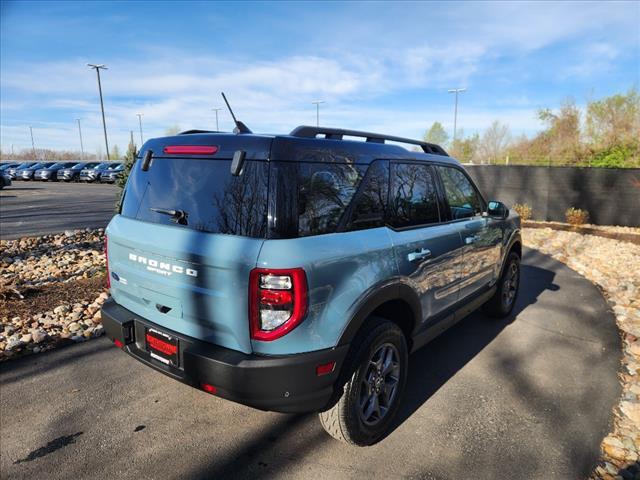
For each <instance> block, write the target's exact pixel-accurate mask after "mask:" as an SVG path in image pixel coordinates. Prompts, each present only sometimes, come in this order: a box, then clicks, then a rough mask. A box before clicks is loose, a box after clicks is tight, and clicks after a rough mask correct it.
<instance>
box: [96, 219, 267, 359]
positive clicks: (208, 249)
mask: <svg viewBox="0 0 640 480" xmlns="http://www.w3.org/2000/svg"><path fill="white" fill-rule="evenodd" d="M107 236H108V239H109V241H108V246H109V270H110V272H111V277H112V278H111V294H112V296H113V298H114V300H115V301H116V302H117V303H119V304H120V305H122V306H123V307H125V308H127V309H129V310H131V311H133V312H134V313H136V314H138V315H140V316H142V317H144V318H146V319H148V320H150V321H151V322H153V323H156V324H158V325H160V326H161V327H165V328H167V329H170V330H173V331H176V332H179V333H182V334H184V335H188V336H191V337H194V338H197V339H201V340H204V341H207V342H211V343H213V344H216V345H220V346H223V347H227V348H231V349H234V350H239V351H242V352H245V353H250V352H251V342H250V338H249V319H248V312H247V309H248V299H247V295H248V282H249V272H250V270H251V269H252V268H254V267H255V266H256V261H257V258H258V253H259V251H260V248H261V246H262V243H263V241H264V240H263V239H259V238H249V237H243V236H236V235H225V234H216V233H208V232H202V231H198V230H194V229H188V228H180V227H177V226H170V225H162V224H155V223H151V222H144V221H140V220H134V219H130V218H126V217H124V216H122V215H117V216H116V217H114V218H113V220H112V221H111V223H110V224H109V227H108V228H107Z"/></svg>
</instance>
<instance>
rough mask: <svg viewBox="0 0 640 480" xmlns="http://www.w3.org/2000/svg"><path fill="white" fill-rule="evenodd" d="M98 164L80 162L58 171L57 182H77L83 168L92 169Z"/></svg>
mask: <svg viewBox="0 0 640 480" xmlns="http://www.w3.org/2000/svg"><path fill="white" fill-rule="evenodd" d="M99 164H100V162H80V163H76V164H75V165H73V166H72V167H70V168H63V169H61V170H58V180H64V181H65V182H73V181H76V182H77V181H78V180H79V179H80V172H81V171H82V170H84V169H85V168H93V167H95V166H96V165H99Z"/></svg>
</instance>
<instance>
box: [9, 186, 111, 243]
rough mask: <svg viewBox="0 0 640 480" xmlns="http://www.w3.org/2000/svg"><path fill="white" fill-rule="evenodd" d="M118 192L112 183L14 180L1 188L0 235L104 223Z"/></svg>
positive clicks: (67, 228)
mask: <svg viewBox="0 0 640 480" xmlns="http://www.w3.org/2000/svg"><path fill="white" fill-rule="evenodd" d="M118 192H119V188H118V187H116V186H115V185H111V184H98V183H91V184H84V183H61V182H57V183H49V182H33V181H32V182H21V181H14V182H13V184H12V185H11V186H10V187H7V188H4V189H3V190H0V238H1V239H4V240H10V239H14V238H19V237H26V236H33V235H45V234H49V233H60V232H64V231H65V230H75V229H81V228H100V227H106V226H107V223H109V220H110V219H111V217H112V216H113V214H114V207H115V203H116V199H117V196H118Z"/></svg>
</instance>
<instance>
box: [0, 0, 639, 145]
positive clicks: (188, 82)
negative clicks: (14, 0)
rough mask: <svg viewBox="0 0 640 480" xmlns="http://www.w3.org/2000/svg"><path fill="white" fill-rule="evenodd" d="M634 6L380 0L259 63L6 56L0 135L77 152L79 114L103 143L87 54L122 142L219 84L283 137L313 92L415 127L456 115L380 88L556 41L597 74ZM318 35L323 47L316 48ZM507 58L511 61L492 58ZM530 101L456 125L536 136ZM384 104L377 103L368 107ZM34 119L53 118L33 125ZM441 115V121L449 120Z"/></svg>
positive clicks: (177, 114) (335, 117)
mask: <svg viewBox="0 0 640 480" xmlns="http://www.w3.org/2000/svg"><path fill="white" fill-rule="evenodd" d="M377 5H378V4H377ZM638 5H639V4H637V3H635V4H631V5H630V4H616V3H615V2H609V3H605V4H599V3H595V2H593V3H592V2H584V3H576V2H571V3H551V2H544V3H543V2H540V3H529V2H512V3H507V2H500V3H467V2H465V3H460V2H450V3H447V4H432V3H428V4H413V3H411V4H397V3H393V4H385V5H384V6H383V8H384V9H387V10H388V14H387V15H380V11H379V9H371V11H368V9H367V8H363V7H362V6H361V5H357V8H356V7H355V4H351V8H353V9H354V10H357V18H358V21H357V22H354V16H353V15H347V16H345V17H344V19H342V18H339V19H337V20H335V21H334V22H324V23H320V24H318V25H317V26H316V28H315V29H314V36H313V37H310V38H309V45H307V47H306V48H305V49H302V50H299V51H304V52H313V54H311V53H306V54H302V53H299V51H298V53H296V54H289V55H283V56H281V57H280V58H278V59H276V60H256V59H255V58H251V57H240V56H233V57H232V56H228V57H225V58H221V57H219V56H214V55H203V54H201V53H198V52H185V51H181V50H177V49H172V48H165V46H162V45H156V46H153V47H144V46H143V45H136V46H135V48H132V49H131V50H130V51H136V52H140V51H143V52H146V54H143V55H142V56H140V54H138V55H139V56H137V57H136V58H107V59H94V58H92V59H89V58H81V57H76V58H61V59H57V60H55V61H52V62H47V63H35V62H24V63H21V62H11V64H10V65H3V68H2V69H1V71H0V83H1V86H2V95H1V96H0V97H1V103H0V111H1V113H2V119H1V122H2V129H1V130H2V131H1V139H0V141H1V142H2V144H3V146H6V145H7V144H10V143H15V144H20V145H23V146H25V147H26V146H30V139H29V138H28V128H27V126H28V125H29V124H33V125H34V127H35V132H34V133H35V134H36V135H37V142H38V144H40V145H41V146H50V147H55V148H74V147H75V145H77V143H78V142H77V141H76V130H75V124H74V119H75V118H78V117H80V118H82V119H83V120H82V121H83V128H84V130H85V131H83V133H84V135H85V139H86V144H87V146H88V148H90V149H95V148H98V147H100V146H101V145H102V144H103V139H102V126H101V121H102V120H101V116H100V112H99V107H98V101H97V87H96V79H95V73H94V72H93V71H90V70H89V69H88V68H87V67H86V63H87V62H88V61H89V60H100V61H105V62H106V63H107V64H108V66H109V70H107V71H104V72H103V74H102V80H103V90H104V95H105V109H106V112H107V127H108V130H109V135H110V143H112V144H115V143H117V144H119V145H120V146H121V147H122V146H123V144H125V143H126V142H127V141H128V136H129V131H130V130H134V132H136V133H137V126H138V124H137V117H136V113H138V112H143V113H144V118H143V121H144V128H145V131H146V132H147V135H146V136H147V137H148V136H150V135H161V134H163V133H164V130H165V129H166V128H167V127H169V126H171V125H179V126H181V127H182V128H184V129H186V128H207V127H209V128H211V127H214V122H215V120H214V119H215V115H214V114H213V112H211V110H210V109H211V108H212V107H214V106H218V107H219V106H222V102H221V99H220V97H219V92H220V91H225V92H227V94H228V95H229V97H230V100H231V101H232V104H233V106H234V108H235V109H236V112H237V114H238V116H239V117H240V118H242V119H243V120H244V121H245V122H246V123H248V124H249V125H250V126H251V127H252V128H254V130H256V131H279V132H283V131H285V132H286V131H288V130H289V129H290V128H292V127H293V126H295V125H297V124H300V123H312V122H313V121H314V120H315V110H314V107H313V106H312V105H311V104H310V101H311V100H313V99H315V98H321V99H324V100H327V101H328V103H327V104H326V105H324V106H323V107H322V118H323V123H326V124H333V125H336V126H344V127H353V128H361V129H365V128H368V129H372V130H378V131H384V132H388V133H393V134H399V135H412V136H419V135H420V134H421V133H422V130H424V129H425V128H426V127H427V126H428V125H429V124H430V123H431V122H433V121H435V120H439V121H443V119H449V120H452V119H451V118H450V117H451V116H452V115H451V108H450V107H447V108H444V107H439V106H435V107H432V108H430V109H429V111H428V112H422V111H420V110H419V108H418V107H417V106H406V103H405V104H403V106H394V105H393V102H392V101H389V100H387V99H388V98H389V97H393V96H400V95H402V94H403V93H404V92H406V91H408V90H413V91H416V90H423V91H427V90H431V91H433V90H441V89H442V90H444V89H446V88H450V87H453V86H471V88H470V91H471V90H472V88H473V84H474V82H477V81H478V76H479V75H485V76H488V75H493V77H494V78H491V82H492V83H493V84H500V85H502V84H509V83H510V82H513V81H514V80H513V78H512V77H515V76H516V75H514V71H517V70H518V69H520V70H527V71H526V73H527V74H529V75H535V74H536V72H535V71H531V70H532V69H530V68H527V67H528V66H527V67H525V66H523V64H522V63H518V62H522V61H523V59H526V58H527V56H528V55H532V54H534V53H535V52H538V51H541V50H543V49H546V48H549V47H550V46H553V45H557V44H560V43H563V42H564V43H566V42H571V43H572V45H573V44H575V45H576V47H575V49H576V50H579V51H580V54H579V55H577V56H576V62H575V63H573V64H567V65H566V67H565V68H564V69H562V71H560V72H559V73H558V75H560V76H561V77H562V76H563V75H564V77H563V78H578V77H579V78H590V77H591V76H593V75H597V74H602V72H603V71H606V70H607V69H608V68H609V67H611V65H613V64H615V62H616V61H618V60H619V58H621V56H622V55H623V54H624V52H629V51H631V52H632V53H633V54H635V55H636V56H637V55H638V35H639V34H638V29H637V21H638V20H640V14H639V13H638V11H637V9H636V10H634V7H638ZM391 27H392V28H391ZM634 35H635V36H634ZM600 37H602V38H606V41H605V40H601V39H599V38H600ZM320 44H321V45H322V46H323V47H324V48H316V45H320ZM283 50H284V51H286V49H283ZM504 59H507V62H506V63H500V62H502V61H503V60H504ZM530 96H531V95H530V94H525V93H522V92H514V93H512V94H511V93H510V94H508V95H506V96H505V97H502V98H496V99H495V101H494V102H493V103H492V104H490V105H488V104H487V103H485V104H484V105H486V106H485V107H484V108H481V107H480V105H477V104H476V105H475V106H474V105H469V106H467V105H465V106H464V107H462V108H461V110H460V117H459V120H460V122H459V123H460V125H461V126H462V127H464V128H465V130H466V131H467V132H468V133H470V132H471V131H474V130H482V129H484V128H485V127H486V126H488V125H489V124H490V123H491V121H492V120H494V119H499V120H500V121H502V122H504V123H508V124H509V125H510V126H511V128H512V130H514V131H515V132H516V133H520V132H527V133H531V132H534V131H535V130H537V129H538V128H539V124H538V122H537V119H536V116H535V108H534V107H535V105H533V102H532V100H530ZM559 97H560V98H561V97H564V94H560V95H559ZM509 98H513V99H514V100H513V101H510V100H509ZM380 100H382V101H385V100H386V101H385V105H387V106H386V107H385V108H373V107H372V105H374V104H376V103H378V102H379V101H380ZM465 101H466V100H465ZM389 103H391V105H390V106H389V105H388V104H389ZM443 103H444V102H443ZM550 106H552V105H550ZM220 114H221V117H220V119H221V127H223V128H225V129H230V128H231V124H230V119H229V116H228V114H227V113H226V112H225V111H223V112H220ZM39 118H53V119H54V120H52V121H48V122H46V123H39V122H38V121H37V120H38V119H39ZM61 118H64V119H65V121H60V119H61ZM66 119H68V120H66ZM444 123H446V124H447V126H448V127H449V128H450V123H451V122H450V121H448V122H444ZM136 138H137V136H136ZM5 148H6V147H5Z"/></svg>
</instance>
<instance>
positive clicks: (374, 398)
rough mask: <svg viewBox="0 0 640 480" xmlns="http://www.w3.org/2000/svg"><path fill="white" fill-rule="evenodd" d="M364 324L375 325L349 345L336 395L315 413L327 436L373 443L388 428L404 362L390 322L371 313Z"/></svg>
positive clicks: (399, 336)
mask: <svg viewBox="0 0 640 480" xmlns="http://www.w3.org/2000/svg"><path fill="white" fill-rule="evenodd" d="M367 323H369V325H371V324H373V325H375V326H374V327H373V328H372V329H371V330H370V331H369V332H368V333H366V334H363V336H361V337H360V340H359V341H356V343H354V345H353V350H352V354H350V357H349V358H348V359H347V362H346V363H345V368H346V370H345V373H346V375H347V379H346V383H344V386H343V387H342V395H341V397H340V398H339V400H338V401H337V402H336V403H335V404H334V405H333V406H332V407H331V408H329V409H328V410H326V411H324V412H321V413H320V423H321V424H322V427H323V428H324V429H325V430H326V432H327V433H328V434H329V435H331V436H332V437H333V438H336V439H338V440H340V441H343V442H346V443H349V444H352V445H359V446H366V445H372V444H374V443H376V442H378V441H379V440H381V439H382V438H383V437H384V436H385V435H386V434H387V433H388V431H389V428H390V426H391V422H392V420H393V417H394V416H395V414H396V412H397V410H398V407H399V405H400V399H401V397H402V392H403V391H404V387H405V384H406V382H407V369H408V361H409V360H408V351H407V342H406V339H405V337H404V334H403V333H402V330H400V328H398V326H397V325H396V324H395V323H392V322H390V321H387V320H383V319H374V318H372V319H370V321H369V322H367ZM343 380H344V378H343ZM339 385H340V383H339Z"/></svg>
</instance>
